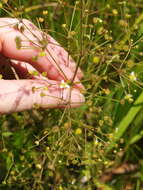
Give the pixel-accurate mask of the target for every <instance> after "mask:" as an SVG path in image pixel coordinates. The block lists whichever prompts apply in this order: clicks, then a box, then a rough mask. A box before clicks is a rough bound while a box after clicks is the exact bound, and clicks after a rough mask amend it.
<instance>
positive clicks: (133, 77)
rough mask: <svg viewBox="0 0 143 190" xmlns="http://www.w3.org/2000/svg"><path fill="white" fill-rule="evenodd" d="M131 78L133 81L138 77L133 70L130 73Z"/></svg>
mask: <svg viewBox="0 0 143 190" xmlns="http://www.w3.org/2000/svg"><path fill="white" fill-rule="evenodd" d="M129 78H130V80H131V81H132V82H133V81H136V80H137V77H136V74H135V72H134V71H132V72H131V73H130V75H129Z"/></svg>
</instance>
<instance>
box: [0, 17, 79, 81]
mask: <svg viewBox="0 0 143 190" xmlns="http://www.w3.org/2000/svg"><path fill="white" fill-rule="evenodd" d="M3 22H4V21H3ZM9 22H10V24H11V25H9V26H7V27H4V28H2V27H1V29H0V35H1V36H0V39H1V41H2V50H1V51H2V52H3V54H4V55H6V56H7V57H10V58H13V59H17V60H20V61H26V62H29V63H31V64H32V65H33V66H34V67H35V68H36V69H37V70H38V71H39V72H45V71H46V72H47V76H48V77H49V78H50V79H53V80H55V79H57V80H61V79H64V80H71V76H73V71H72V70H73V69H72V70H71V67H72V66H73V67H74V68H75V63H74V62H70V64H69V65H70V67H69V65H67V61H63V59H62V53H61V52H62V51H63V49H61V51H59V50H57V47H59V46H57V45H55V46H54V48H53V47H51V45H49V44H50V43H49V42H48V38H47V36H46V37H45V33H42V32H40V31H39V30H38V29H37V28H36V27H35V26H34V25H32V23H31V22H29V21H27V20H25V19H23V25H22V26H21V28H22V27H23V31H21V30H20V29H19V30H18V29H17V28H16V27H15V25H14V23H17V22H18V20H17V19H10V21H9ZM9 22H8V23H9ZM6 23H7V22H6ZM15 28H16V29H15ZM34 29H35V30H34ZM33 30H34V33H33ZM16 39H17V41H19V42H16ZM9 42H10V43H9ZM17 43H20V47H19V49H17V46H18V45H17ZM44 43H45V44H46V43H47V44H46V46H45V47H46V48H45V52H44V53H45V56H40V52H41V49H42V48H43V44H44ZM57 52H60V54H61V56H59V54H58V55H57ZM63 54H64V55H65V53H63ZM67 55H68V54H67ZM35 58H36V59H35ZM34 59H35V60H34ZM65 70H66V71H67V73H66V72H65ZM78 73H79V72H78ZM69 76H70V77H69ZM77 78H78V76H77V77H76V78H75V81H77Z"/></svg>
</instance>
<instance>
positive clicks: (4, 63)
mask: <svg viewBox="0 0 143 190" xmlns="http://www.w3.org/2000/svg"><path fill="white" fill-rule="evenodd" d="M13 69H14V70H13ZM75 70H76V63H75V62H74V61H73V60H72V58H71V57H70V56H69V55H68V53H67V52H66V51H65V50H64V49H63V48H62V47H61V46H60V45H59V44H58V42H56V41H55V40H54V39H53V38H52V37H51V36H50V35H48V34H46V33H44V32H42V31H41V30H39V29H38V28H37V27H36V26H35V25H34V24H33V23H31V22H30V21H29V20H26V19H22V20H19V19H13V18H0V72H1V74H2V75H3V76H4V79H2V80H0V114H8V113H12V112H18V111H24V110H29V109H32V108H35V107H36V108H37V107H38V108H57V107H59V108H60V107H67V106H70V107H78V106H80V105H81V104H82V103H83V102H84V96H83V95H82V94H81V93H80V90H81V89H83V88H84V87H83V86H82V84H81V83H80V79H81V78H82V76H83V74H82V72H81V70H80V69H78V71H77V74H76V76H75V77H74V73H75ZM35 71H36V73H37V74H36V75H33V74H30V73H33V72H35ZM43 72H44V76H43V75H42V73H43ZM45 74H46V75H45ZM73 77H74V80H73ZM15 78H17V79H15ZM61 81H62V82H61ZM69 81H72V82H73V83H72V86H71V85H65V86H63V83H64V84H67V83H68V82H69Z"/></svg>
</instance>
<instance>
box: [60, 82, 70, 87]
mask: <svg viewBox="0 0 143 190" xmlns="http://www.w3.org/2000/svg"><path fill="white" fill-rule="evenodd" d="M60 88H70V86H69V85H68V84H67V83H66V82H65V81H64V80H61V83H60Z"/></svg>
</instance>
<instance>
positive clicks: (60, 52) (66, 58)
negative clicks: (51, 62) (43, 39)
mask: <svg viewBox="0 0 143 190" xmlns="http://www.w3.org/2000/svg"><path fill="white" fill-rule="evenodd" d="M47 39H48V42H49V43H48V45H47V48H48V49H50V51H54V52H55V54H56V55H57V56H58V57H59V58H60V59H61V61H62V62H63V63H64V64H65V65H66V66H68V67H69V68H70V69H71V70H72V71H73V72H75V70H76V63H75V62H74V60H73V59H72V58H71V56H70V55H69V53H68V52H67V51H65V49H64V48H63V47H61V46H60V44H59V43H58V42H57V41H56V40H54V38H52V37H51V36H50V35H47ZM77 77H78V78H79V79H81V78H82V77H83V72H82V71H81V69H80V68H78V70H77Z"/></svg>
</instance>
